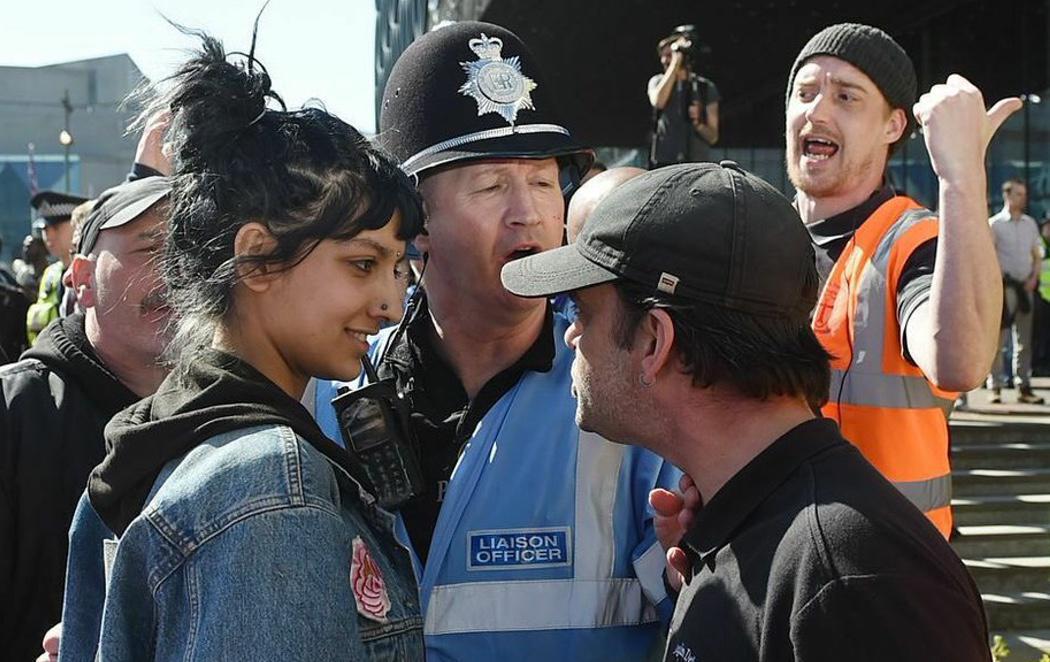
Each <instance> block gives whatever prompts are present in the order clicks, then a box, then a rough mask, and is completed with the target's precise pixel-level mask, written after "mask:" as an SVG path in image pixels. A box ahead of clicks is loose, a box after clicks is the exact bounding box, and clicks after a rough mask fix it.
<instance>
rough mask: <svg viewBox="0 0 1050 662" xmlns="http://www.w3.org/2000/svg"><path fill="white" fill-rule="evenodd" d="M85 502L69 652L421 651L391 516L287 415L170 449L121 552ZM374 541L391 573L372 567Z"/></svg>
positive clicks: (74, 561) (168, 655)
mask: <svg viewBox="0 0 1050 662" xmlns="http://www.w3.org/2000/svg"><path fill="white" fill-rule="evenodd" d="M80 506H81V507H80V508H78V511H77V516H76V518H75V519H74V523H73V528H72V529H71V531H70V543H71V544H70V560H69V573H68V578H67V584H66V598H65V605H64V608H63V618H66V619H70V620H69V621H67V623H66V627H65V633H64V636H63V641H62V659H64V660H90V659H93V658H94V656H95V650H96V644H97V651H98V654H99V656H100V659H102V660H147V659H172V660H174V659H178V660H254V661H263V660H321V659H340V660H422V659H423V635H422V621H421V618H420V614H419V597H418V592H417V589H416V580H415V577H414V573H413V570H412V565H411V561H410V557H409V555H408V553H407V551H406V550H405V549H404V548H403V547H401V546H400V545H399V544H398V543H397V542H396V541H395V540H394V537H393V535H392V533H391V527H392V526H393V518H392V516H390V515H389V514H387V513H385V512H384V511H382V510H379V509H378V508H377V507H376V506H375V505H373V503H372V499H371V497H369V496H368V495H367V494H365V493H362V492H361V490H360V488H359V487H358V485H357V484H356V483H355V482H353V480H351V479H350V477H349V476H347V475H346V473H345V472H344V471H343V470H342V469H341V468H339V467H337V466H335V465H334V464H332V463H331V462H329V461H328V460H327V459H326V458H325V457H324V455H322V454H321V453H320V452H319V451H317V450H316V449H314V448H313V447H312V446H311V445H310V444H309V443H307V442H306V441H304V440H302V439H301V438H299V437H297V436H296V435H295V433H294V432H292V430H291V429H290V428H288V427H284V426H263V427H255V428H250V429H245V430H237V431H234V432H229V433H224V434H220V435H217V436H215V437H212V438H211V439H209V440H208V441H207V442H205V443H202V444H200V445H199V446H197V447H196V448H194V449H193V450H192V451H190V452H189V453H187V454H186V455H185V456H183V457H181V458H179V459H176V460H173V461H172V462H170V463H169V464H168V465H167V466H166V467H165V468H164V470H163V471H162V472H161V474H160V476H159V477H158V479H157V481H156V483H155V484H154V486H153V491H152V493H151V495H150V497H149V499H148V500H147V503H146V507H145V508H144V509H143V511H142V513H141V514H140V515H139V516H138V517H137V518H136V519H135V520H134V521H133V522H132V523H131V525H130V526H129V527H128V529H127V531H125V533H124V536H123V537H122V538H121V539H120V541H119V545H117V546H116V549H115V554H109V553H107V552H104V551H103V550H100V549H99V545H100V542H101V540H100V538H99V536H98V532H99V521H98V519H97V516H96V515H95V514H94V512H92V509H91V508H90V503H88V502H87V501H86V499H82V503H81V504H80ZM78 529H82V530H78ZM81 534H83V535H81ZM355 541H358V542H357V543H356V544H355ZM111 543H112V541H110V542H107V543H105V544H104V545H103V546H104V547H107V546H108V547H111V546H112V544H111ZM362 544H363V545H364V547H365V548H366V549H367V551H368V553H370V556H371V558H372V559H373V560H374V563H375V566H371V567H370V569H373V568H374V567H378V571H379V572H378V574H379V575H380V576H381V581H376V579H375V578H374V572H373V573H367V572H366V573H364V575H362V573H361V572H360V568H361V566H362V561H363V560H364V556H363V552H362V551H361V549H360V548H361V546H362ZM355 547H356V548H358V553H357V554H356V555H355V554H354V550H355ZM103 555H105V556H111V558H112V560H111V562H110V561H109V560H108V559H107V561H106V562H105V569H106V576H107V578H106V579H105V586H106V588H105V596H104V600H105V607H104V609H103V611H102V618H101V631H99V630H98V628H97V626H95V627H92V623H91V619H92V618H94V619H95V623H97V622H98V612H97V610H98V609H101V608H102V607H101V602H102V599H103V596H102V595H101V591H100V590H99V588H100V587H99V586H98V584H99V583H100V582H99V581H98V577H99V574H100V573H99V567H98V566H99V563H100V560H101V559H102V557H103ZM355 559H356V560H355ZM352 568H353V569H352ZM369 574H372V575H373V578H372V579H370V580H368V581H364V580H365V579H368V575H369ZM352 575H353V576H352ZM354 580H358V581H357V588H356V589H355V587H354ZM384 592H385V594H386V597H387V598H388V599H389V611H387V612H386V613H385V614H383V613H382V611H383V609H382V607H383V605H384V602H383V600H382V598H383V593H384ZM355 596H356V597H355ZM359 600H362V602H361V605H362V607H361V608H360V609H359ZM368 614H371V615H368ZM96 633H97V638H96Z"/></svg>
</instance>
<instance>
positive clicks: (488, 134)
mask: <svg viewBox="0 0 1050 662" xmlns="http://www.w3.org/2000/svg"><path fill="white" fill-rule="evenodd" d="M517 133H560V134H562V135H566V136H567V135H569V130H568V129H566V128H565V127H563V126H559V125H557V124H518V125H515V126H504V127H500V128H498V129H486V130H485V131H475V132H474V133H467V134H465V135H462V136H456V137H455V138H449V139H448V140H445V141H443V142H439V143H438V144H436V145H431V146H430V147H427V148H426V149H424V150H422V151H419V152H416V153H415V154H413V155H412V156H410V157H408V158H407V159H405V161H404V162H403V163H402V164H401V169H402V170H404V171H406V172H407V171H409V170H410V169H411V168H412V164H414V163H415V162H416V161H418V160H419V159H422V158H423V157H426V156H430V155H431V154H437V153H439V152H443V151H445V150H446V149H452V148H453V147H459V146H461V145H466V144H469V143H472V142H477V141H479V140H491V139H492V138H503V137H505V136H510V135H514V134H517Z"/></svg>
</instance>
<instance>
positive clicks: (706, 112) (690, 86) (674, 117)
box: [649, 25, 720, 168]
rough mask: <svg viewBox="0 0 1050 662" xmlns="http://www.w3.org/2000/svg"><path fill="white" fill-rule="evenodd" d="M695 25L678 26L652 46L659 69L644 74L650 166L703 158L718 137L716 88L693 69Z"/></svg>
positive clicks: (707, 157) (706, 155)
mask: <svg viewBox="0 0 1050 662" xmlns="http://www.w3.org/2000/svg"><path fill="white" fill-rule="evenodd" d="M698 48H699V44H698V43H697V41H696V29H695V28H694V27H693V26H692V25H682V26H679V27H678V28H676V29H675V31H674V33H673V34H671V36H669V37H666V38H664V39H662V40H661V41H660V43H659V44H658V45H657V52H658V53H659V54H660V65H661V66H662V67H663V69H664V72H663V73H662V74H658V75H656V76H653V77H652V78H650V79H649V103H650V105H652V107H653V118H654V122H653V123H654V126H653V141H652V146H651V149H650V151H649V166H650V167H651V168H656V167H659V166H663V165H668V164H670V163H686V162H691V161H708V160H709V152H710V147H711V146H712V145H714V144H715V143H717V142H718V101H719V98H720V97H719V94H718V88H717V87H715V84H714V83H713V82H712V81H711V80H710V79H708V78H705V77H703V76H701V75H700V74H698V73H696V72H695V71H693V68H694V67H693V60H694V59H695V53H696V51H697V49H698Z"/></svg>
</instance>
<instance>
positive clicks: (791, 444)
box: [503, 162, 988, 661]
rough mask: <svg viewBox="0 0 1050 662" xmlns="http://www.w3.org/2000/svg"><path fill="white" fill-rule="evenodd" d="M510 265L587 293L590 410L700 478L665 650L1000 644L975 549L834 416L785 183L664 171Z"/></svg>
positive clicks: (968, 655) (982, 647) (602, 426)
mask: <svg viewBox="0 0 1050 662" xmlns="http://www.w3.org/2000/svg"><path fill="white" fill-rule="evenodd" d="M503 282H504V284H505V285H506V286H507V288H508V289H509V290H510V291H512V292H514V293H516V294H519V295H522V296H529V297H546V296H550V295H552V294H555V293H559V292H563V291H567V290H568V291H571V295H572V296H573V298H574V299H575V301H576V303H577V305H578V307H579V316H578V318H577V320H576V321H575V322H574V323H573V325H572V326H571V327H570V328H569V330H568V332H567V333H566V335H565V341H566V343H567V344H568V345H569V346H570V347H572V348H573V349H575V360H574V363H573V369H572V377H573V380H572V381H573V389H574V391H575V393H576V396H577V398H578V401H577V410H576V417H577V420H578V422H579V424H580V426H581V427H582V428H583V429H585V430H592V431H594V432H597V433H599V434H601V435H603V436H605V437H606V438H608V439H611V440H615V441H620V442H623V443H630V444H636V445H640V446H643V447H645V448H648V449H650V450H652V451H654V452H656V453H659V454H660V455H662V456H664V457H666V458H667V459H668V460H670V461H671V462H673V463H674V464H675V465H677V466H679V467H681V468H682V469H684V470H685V471H686V473H687V474H689V475H690V476H691V477H692V479H693V481H694V482H695V485H696V488H697V489H698V491H699V497H700V501H701V502H702V503H703V504H704V505H703V508H701V509H699V510H698V511H697V512H696V514H695V519H694V520H693V522H692V524H691V525H690V526H689V528H688V530H687V531H686V533H685V535H684V537H683V539H682V541H681V543H680V545H681V548H682V550H683V552H682V553H683V554H684V556H685V559H684V560H685V563H684V565H685V566H686V567H688V568H689V570H690V573H689V574H691V579H690V581H689V582H688V584H687V585H686V586H684V587H683V588H682V592H681V594H680V596H679V598H678V603H677V605H676V608H675V613H674V618H673V619H672V621H671V629H670V633H669V636H668V642H667V648H666V651H665V657H664V659H665V660H668V661H678V660H693V659H696V660H743V659H768V660H794V659H805V660H841V659H848V658H850V657H855V656H856V653H857V651H863V655H862V657H864V658H865V659H880V660H881V659H887V660H889V659H893V660H897V659H931V660H932V659H938V660H975V661H976V660H985V659H987V657H988V649H987V643H986V637H987V631H986V625H985V621H984V612H983V609H982V606H981V601H980V596H979V594H978V592H977V589H976V586H975V585H974V583H973V581H972V580H971V579H970V577H969V575H968V574H967V571H966V569H965V568H964V567H963V565H962V563H961V562H960V561H959V559H958V557H956V556H955V554H954V552H952V550H951V548H950V547H949V546H948V544H947V543H946V542H945V541H944V540H943V539H942V538H941V537H940V536H939V535H938V534H937V531H936V530H935V529H934V528H933V527H932V526H931V525H930V524H929V523H928V522H927V521H926V520H925V519H924V518H923V516H922V514H921V513H920V512H919V511H918V510H916V509H915V508H914V507H913V506H912V505H911V504H910V503H909V502H908V501H907V500H906V499H905V498H904V496H902V495H901V494H900V493H899V492H898V491H896V490H895V489H894V488H893V487H892V486H891V485H890V484H889V483H888V482H886V481H885V480H884V479H883V478H882V477H881V476H880V475H879V473H878V472H877V471H876V470H875V469H874V468H873V467H872V466H871V465H870V464H869V463H868V462H867V461H866V460H864V458H863V457H862V456H861V455H860V453H859V452H858V451H857V450H856V448H855V447H854V446H852V445H851V444H849V443H848V442H847V441H846V440H845V439H843V438H842V436H841V434H840V432H839V429H838V427H837V425H836V424H835V422H834V421H833V420H829V419H822V418H817V417H816V416H818V414H817V413H816V412H817V411H818V408H819V407H820V405H821V404H823V402H824V401H825V400H826V399H827V393H828V382H829V366H828V359H829V356H828V354H827V353H826V352H825V351H824V349H823V348H822V347H821V345H820V343H819V341H818V340H817V338H816V336H815V334H814V332H813V331H812V330H811V329H810V326H809V311H810V310H811V309H812V307H813V304H814V302H815V301H816V296H817V273H816V270H815V268H814V264H813V249H812V247H811V245H810V241H809V237H808V234H807V233H806V231H805V228H804V227H803V226H802V224H801V222H800V221H799V217H798V214H797V213H796V212H795V210H794V209H793V208H792V207H791V205H790V203H789V202H788V201H787V200H786V199H784V198H783V197H782V196H781V195H780V194H779V193H777V192H776V191H775V190H774V189H773V188H772V187H770V186H769V185H768V184H766V183H765V182H763V181H762V180H760V179H759V178H757V177H755V176H753V175H751V174H749V173H747V172H745V171H743V170H742V169H740V167H739V166H737V165H736V164H734V163H731V162H723V163H722V164H719V165H716V164H689V165H679V166H670V167H666V168H661V169H658V170H654V171H651V172H648V173H646V174H644V175H640V176H638V177H635V178H634V179H632V180H630V181H628V182H627V183H625V184H623V185H622V186H620V187H619V188H617V189H616V190H614V191H613V192H612V193H611V194H609V195H608V196H607V197H606V198H605V199H604V200H603V201H602V202H601V203H599V205H598V206H597V207H596V208H595V210H594V212H593V213H592V215H591V217H590V218H589V219H588V221H587V223H586V224H585V226H584V229H583V233H582V234H581V235H580V236H579V237H578V238H577V240H576V242H575V243H574V244H573V245H571V246H566V247H563V248H559V249H557V250H554V251H550V252H547V253H542V254H539V255H534V256H531V257H527V258H524V259H522V260H518V261H516V262H512V263H510V264H508V265H507V266H506V267H504V269H503ZM667 497H672V495H670V494H664V495H661V497H660V498H667ZM656 500H657V499H656V498H654V501H656ZM917 586H921V587H922V588H921V590H919V591H916V590H915V587H917ZM949 633H950V634H949ZM756 651H758V652H760V653H757V655H758V657H757V658H756Z"/></svg>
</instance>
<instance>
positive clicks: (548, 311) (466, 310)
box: [315, 22, 679, 662]
mask: <svg viewBox="0 0 1050 662" xmlns="http://www.w3.org/2000/svg"><path fill="white" fill-rule="evenodd" d="M379 140H380V141H381V142H382V143H383V145H384V146H385V147H386V148H387V149H389V150H390V151H391V152H392V153H393V154H394V155H395V156H396V157H397V158H398V159H399V160H400V161H401V163H402V168H404V169H405V170H406V171H407V172H408V173H409V174H410V175H412V176H414V177H416V178H418V180H419V190H420V193H421V194H422V196H423V201H424V209H425V211H426V214H427V224H426V227H425V230H424V232H423V234H422V235H421V236H420V237H418V238H417V239H416V242H415V243H416V245H417V247H418V248H419V249H420V250H421V251H422V253H423V254H424V255H425V256H426V257H427V266H426V271H425V273H424V275H423V278H422V285H421V290H422V298H421V301H420V304H419V309H418V310H419V312H418V314H415V315H414V317H413V315H411V314H409V315H408V316H406V319H410V320H412V321H410V322H409V323H408V324H407V327H406V329H407V330H406V331H405V332H404V333H403V334H401V335H399V337H398V339H397V340H396V342H392V336H393V334H392V330H389V329H388V330H386V331H384V333H383V334H381V335H380V338H379V340H378V342H377V344H376V346H377V349H375V350H374V354H376V353H379V352H382V351H385V352H386V357H387V358H386V359H385V360H384V361H383V362H382V363H381V365H380V366H379V368H378V375H379V377H380V378H381V379H383V380H391V381H392V382H393V383H394V384H396V386H397V388H398V390H400V391H401V392H402V393H404V395H405V397H406V398H407V400H408V403H409V404H410V407H411V412H412V413H411V419H410V425H409V426H408V427H409V428H410V430H411V432H412V433H413V434H414V436H415V437H417V438H418V448H419V451H420V454H421V464H422V474H423V484H422V487H421V493H420V494H419V495H418V496H416V497H415V498H413V499H411V500H409V501H408V502H407V503H405V504H404V505H403V506H402V507H401V508H400V516H401V519H402V521H403V523H404V532H405V533H407V536H402V537H403V538H405V537H407V542H410V543H411V547H412V548H413V549H414V551H415V553H416V557H417V560H418V562H419V563H420V564H421V565H422V572H421V575H420V577H421V582H420V595H421V598H422V601H423V610H424V619H425V625H424V633H425V635H426V644H427V659H430V660H451V659H455V660H497V659H498V660H502V661H504V662H508V661H510V660H535V659H545V660H609V659H643V658H644V656H645V654H646V652H647V651H648V650H649V649H650V648H652V647H653V645H654V642H655V639H656V636H657V633H658V630H659V627H660V622H659V621H660V617H661V616H663V617H664V618H667V617H668V616H669V608H670V606H671V605H670V600H669V599H667V596H666V592H665V589H664V585H663V571H664V565H665V562H664V552H663V549H662V547H661V544H660V543H659V542H658V541H657V539H656V534H655V530H654V527H653V522H652V513H651V512H650V511H649V509H648V505H647V498H648V493H649V491H650V489H651V488H653V487H655V486H664V487H668V486H673V485H674V484H675V483H676V480H677V478H678V475H679V474H678V472H677V470H676V469H674V468H673V467H671V466H670V465H669V464H666V463H664V462H663V460H661V459H660V458H659V457H657V456H655V455H653V454H652V453H649V452H648V451H642V450H640V449H633V448H628V447H623V446H617V445H614V444H612V443H610V442H608V441H606V440H605V439H602V438H601V437H599V436H597V435H593V434H584V433H581V432H580V430H579V428H578V427H577V425H576V423H575V419H574V412H575V409H576V406H575V401H574V399H573V397H572V395H571V391H570V381H571V380H570V367H571V365H572V361H573V355H572V352H571V351H570V350H569V349H568V348H567V347H566V346H565V345H564V344H563V343H562V342H560V339H561V338H562V336H563V335H564V333H565V330H566V329H567V328H568V321H567V320H566V319H565V317H563V316H562V315H561V314H560V313H559V312H557V311H555V310H553V309H552V306H551V305H550V303H549V302H548V301H546V300H542V299H540V300H526V299H520V298H518V297H515V296H513V295H511V294H510V293H509V292H507V291H506V290H505V289H504V288H503V286H502V284H501V283H500V270H501V268H502V267H503V266H504V265H505V264H507V263H508V262H510V261H513V260H516V259H519V258H521V257H523V256H526V255H531V254H533V253H537V252H541V251H545V250H549V249H552V248H555V247H557V246H558V245H559V244H560V243H561V239H562V232H563V222H564V212H565V202H564V198H563V185H567V184H571V183H572V181H573V180H576V181H578V178H579V176H580V174H582V173H583V172H586V171H587V168H588V166H589V165H590V163H591V160H592V158H593V156H592V154H591V152H590V151H589V150H586V149H584V148H582V147H581V146H579V145H578V144H577V143H576V142H575V141H574V140H573V139H572V137H571V135H570V133H569V131H568V129H566V128H565V126H564V124H563V123H562V121H561V119H560V118H559V116H558V115H557V113H556V112H555V109H554V107H553V100H552V99H551V88H550V86H549V83H548V82H547V81H546V80H545V79H544V78H543V77H542V75H541V74H540V72H539V71H538V70H537V66H536V61H535V59H534V58H533V56H532V54H531V53H530V52H529V51H528V50H527V49H526V47H525V45H524V44H522V42H521V41H520V39H518V37H517V36H515V35H514V34H513V33H511V32H509V31H508V30H506V29H504V28H501V27H499V26H496V25H491V24H486V23H474V22H464V23H455V24H451V25H448V26H446V27H442V28H440V29H438V30H436V31H434V32H431V33H429V34H426V35H424V36H422V37H420V38H419V39H418V40H416V41H415V42H414V43H413V44H412V45H411V46H410V47H409V48H408V49H407V50H406V51H405V52H404V53H403V54H402V56H401V58H400V59H399V60H398V62H397V63H396V65H395V66H394V69H393V71H392V72H391V75H390V78H389V81H388V82H387V85H386V90H385V92H384V95H383V104H382V113H381V117H380V127H379ZM387 344H392V346H391V347H389V349H386V348H385V346H386V345H387ZM337 386H339V385H337V384H331V383H320V384H318V385H317V391H316V400H315V412H316V415H317V418H318V421H319V423H321V426H322V429H324V430H325V432H326V433H327V434H329V435H330V436H332V437H333V438H335V439H340V438H341V433H340V431H339V426H338V424H337V422H336V416H335V412H334V410H333V408H332V406H331V405H330V404H329V402H330V401H331V400H332V398H333V396H334V395H335V392H336V387H337ZM351 438H352V437H351ZM453 468H455V474H454V475H453Z"/></svg>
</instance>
